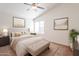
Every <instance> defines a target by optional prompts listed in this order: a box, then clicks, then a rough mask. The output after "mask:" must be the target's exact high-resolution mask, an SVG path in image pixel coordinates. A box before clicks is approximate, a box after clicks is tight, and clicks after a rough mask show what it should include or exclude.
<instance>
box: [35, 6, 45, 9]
mask: <svg viewBox="0 0 79 59" xmlns="http://www.w3.org/2000/svg"><path fill="white" fill-rule="evenodd" d="M37 8H40V9H45V8H43V7H40V6H37Z"/></svg>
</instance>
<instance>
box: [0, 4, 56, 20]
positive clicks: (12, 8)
mask: <svg viewBox="0 0 79 59" xmlns="http://www.w3.org/2000/svg"><path fill="white" fill-rule="evenodd" d="M55 5H56V3H40V4H39V6H41V7H44V8H45V9H44V10H42V9H38V8H37V9H36V10H33V9H32V8H31V6H29V5H25V4H24V3H0V11H1V12H6V13H8V14H11V15H13V16H16V15H20V16H21V17H23V18H26V19H34V18H36V17H37V16H39V15H40V14H42V13H44V12H46V11H48V10H49V9H51V8H54V7H55ZM28 9H30V10H28ZM16 17H17V16H16Z"/></svg>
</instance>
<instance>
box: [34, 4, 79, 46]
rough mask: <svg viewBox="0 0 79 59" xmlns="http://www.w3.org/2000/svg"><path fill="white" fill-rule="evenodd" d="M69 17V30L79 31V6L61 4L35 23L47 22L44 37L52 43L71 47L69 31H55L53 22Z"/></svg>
mask: <svg viewBox="0 0 79 59" xmlns="http://www.w3.org/2000/svg"><path fill="white" fill-rule="evenodd" d="M62 17H69V30H70V29H76V30H78V31H79V4H61V5H59V6H58V7H56V8H54V9H51V10H49V11H48V12H47V13H45V14H43V15H41V16H39V17H37V18H36V19H35V21H39V20H44V21H45V34H44V37H45V38H46V39H48V40H49V41H51V42H56V43H60V44H63V45H68V46H69V30H54V29H53V23H54V22H53V20H54V19H56V18H62Z"/></svg>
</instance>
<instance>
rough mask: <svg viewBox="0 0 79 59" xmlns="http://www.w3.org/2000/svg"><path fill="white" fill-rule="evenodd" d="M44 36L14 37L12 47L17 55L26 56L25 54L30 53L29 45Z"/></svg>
mask: <svg viewBox="0 0 79 59" xmlns="http://www.w3.org/2000/svg"><path fill="white" fill-rule="evenodd" d="M42 39H43V38H42V37H37V36H36V37H35V36H33V35H32V36H31V35H28V36H24V37H16V38H15V37H13V39H12V42H11V45H10V46H11V47H12V48H13V50H14V51H15V52H16V55H17V56H24V55H25V54H27V53H28V51H27V46H28V45H29V44H32V43H34V42H37V41H39V40H42Z"/></svg>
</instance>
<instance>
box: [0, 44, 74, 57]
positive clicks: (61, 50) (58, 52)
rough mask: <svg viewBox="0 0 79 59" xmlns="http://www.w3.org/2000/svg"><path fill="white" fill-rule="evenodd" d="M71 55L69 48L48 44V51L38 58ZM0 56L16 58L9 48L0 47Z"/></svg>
mask: <svg viewBox="0 0 79 59" xmlns="http://www.w3.org/2000/svg"><path fill="white" fill-rule="evenodd" d="M72 55H73V53H72V51H71V49H70V48H69V47H66V46H62V45H58V44H55V43H50V46H49V49H47V50H45V51H44V52H42V53H41V54H40V55H39V56H72ZM0 56H16V54H15V53H14V52H13V51H12V50H11V48H10V46H9V45H7V46H4V47H0Z"/></svg>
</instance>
